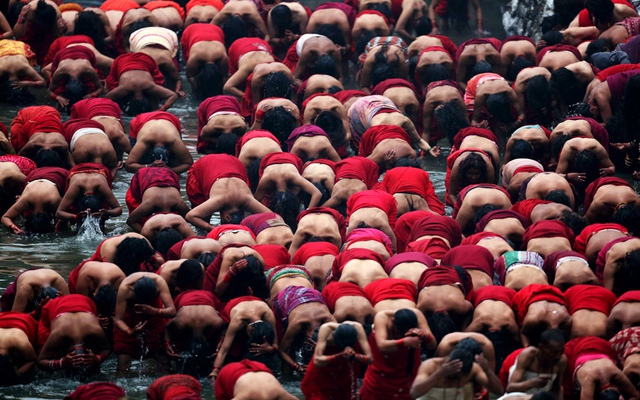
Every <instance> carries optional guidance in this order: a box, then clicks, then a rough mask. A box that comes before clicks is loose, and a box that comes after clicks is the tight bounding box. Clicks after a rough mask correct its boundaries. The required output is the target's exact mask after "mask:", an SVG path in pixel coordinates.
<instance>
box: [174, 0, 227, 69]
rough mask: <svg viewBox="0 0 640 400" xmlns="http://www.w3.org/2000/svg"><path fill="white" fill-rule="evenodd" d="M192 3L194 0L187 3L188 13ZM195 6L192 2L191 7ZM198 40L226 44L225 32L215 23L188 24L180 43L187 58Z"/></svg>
mask: <svg viewBox="0 0 640 400" xmlns="http://www.w3.org/2000/svg"><path fill="white" fill-rule="evenodd" d="M207 1H209V0H207ZM192 3H194V1H193V0H192V1H190V2H189V3H188V4H187V13H188V12H189V4H192ZM197 5H210V4H197ZM193 6H194V5H193V4H192V6H191V7H193ZM198 42H218V43H222V44H224V32H222V29H221V28H220V27H219V26H217V25H213V24H204V23H196V24H191V25H189V26H187V27H186V28H185V30H184V31H183V32H182V37H181V38H180V44H181V45H182V52H183V53H184V59H185V60H189V52H190V50H191V46H193V45H194V44H196V43H198Z"/></svg>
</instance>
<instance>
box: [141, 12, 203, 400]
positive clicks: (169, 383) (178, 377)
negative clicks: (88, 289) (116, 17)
mask: <svg viewBox="0 0 640 400" xmlns="http://www.w3.org/2000/svg"><path fill="white" fill-rule="evenodd" d="M151 3H155V1H153V2H151ZM151 3H147V4H151ZM167 3H169V2H167ZM201 391H202V388H201V387H200V382H198V381H197V380H196V378H194V377H193V376H190V375H182V374H174V375H166V376H163V377H161V378H158V379H156V380H155V381H154V382H153V383H152V384H151V385H150V386H149V387H148V388H147V400H173V399H184V400H187V399H188V400H196V399H201V398H202V397H201V396H200V392H201Z"/></svg>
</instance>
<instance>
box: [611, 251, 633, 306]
mask: <svg viewBox="0 0 640 400" xmlns="http://www.w3.org/2000/svg"><path fill="white" fill-rule="evenodd" d="M632 290H640V250H633V251H630V252H628V253H627V256H626V257H625V259H624V262H623V263H622V265H621V266H620V268H618V270H617V271H616V273H615V274H614V284H613V293H615V294H616V295H617V296H620V295H621V294H623V293H626V292H630V291H632Z"/></svg>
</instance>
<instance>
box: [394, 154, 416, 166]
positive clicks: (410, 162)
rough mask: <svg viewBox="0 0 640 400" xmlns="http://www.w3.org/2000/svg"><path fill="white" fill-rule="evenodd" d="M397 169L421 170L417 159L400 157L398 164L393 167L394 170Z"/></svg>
mask: <svg viewBox="0 0 640 400" xmlns="http://www.w3.org/2000/svg"><path fill="white" fill-rule="evenodd" d="M396 167H410V168H421V167H420V163H419V162H418V160H416V159H415V158H410V157H400V158H398V159H397V160H396V163H395V164H394V165H393V168H396Z"/></svg>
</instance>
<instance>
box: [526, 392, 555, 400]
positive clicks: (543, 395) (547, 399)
mask: <svg viewBox="0 0 640 400" xmlns="http://www.w3.org/2000/svg"><path fill="white" fill-rule="evenodd" d="M555 398H556V396H555V395H554V394H553V393H551V392H538V393H536V394H534V395H533V397H531V399H530V400H555Z"/></svg>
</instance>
